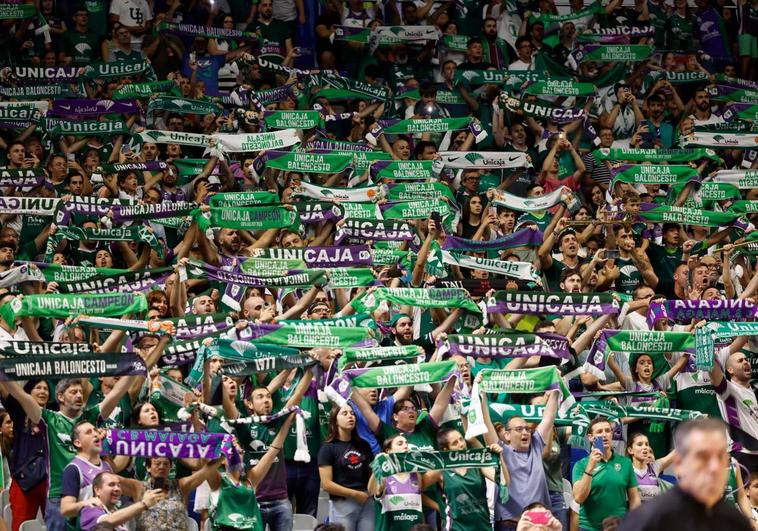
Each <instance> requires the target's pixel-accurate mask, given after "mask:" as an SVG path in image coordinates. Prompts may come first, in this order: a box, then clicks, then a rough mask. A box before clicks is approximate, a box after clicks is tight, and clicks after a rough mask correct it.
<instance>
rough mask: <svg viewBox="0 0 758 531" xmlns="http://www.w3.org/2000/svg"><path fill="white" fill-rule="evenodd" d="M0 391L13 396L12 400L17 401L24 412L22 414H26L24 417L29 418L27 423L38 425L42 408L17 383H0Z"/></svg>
mask: <svg viewBox="0 0 758 531" xmlns="http://www.w3.org/2000/svg"><path fill="white" fill-rule="evenodd" d="M0 389H4V390H6V391H7V392H8V393H10V394H11V395H12V396H13V398H15V399H16V400H18V403H19V404H21V408H22V409H23V410H24V413H26V416H27V417H29V421H30V422H31V423H32V425H36V424H37V423H39V421H40V419H41V418H42V408H41V407H40V406H39V404H37V402H36V401H35V400H34V399H33V398H32V397H31V395H30V394H29V393H27V392H26V391H24V390H23V389H22V388H21V386H20V385H18V382H13V381H8V382H0Z"/></svg>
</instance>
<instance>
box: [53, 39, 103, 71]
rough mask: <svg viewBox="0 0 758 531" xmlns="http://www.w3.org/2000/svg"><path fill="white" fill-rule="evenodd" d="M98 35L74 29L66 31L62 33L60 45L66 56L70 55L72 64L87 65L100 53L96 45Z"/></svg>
mask: <svg viewBox="0 0 758 531" xmlns="http://www.w3.org/2000/svg"><path fill="white" fill-rule="evenodd" d="M99 40H100V39H99V37H98V36H97V35H95V34H94V33H92V32H89V31H87V32H85V33H79V32H78V31H76V30H71V31H67V32H66V33H64V34H63V39H62V43H61V47H62V48H63V53H64V54H65V55H66V56H67V57H71V64H72V65H74V66H84V65H88V64H89V63H91V62H92V61H94V60H95V59H96V58H97V57H98V56H99V54H100V49H99V47H98V45H97V43H98V41H99Z"/></svg>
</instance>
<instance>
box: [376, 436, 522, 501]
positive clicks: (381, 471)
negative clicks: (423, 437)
mask: <svg viewBox="0 0 758 531" xmlns="http://www.w3.org/2000/svg"><path fill="white" fill-rule="evenodd" d="M489 467H492V468H494V469H495V470H496V471H497V474H496V475H497V477H496V478H495V480H496V481H495V483H497V485H498V487H499V497H498V498H499V500H500V502H501V503H505V502H506V501H507V500H508V488H507V486H506V485H505V483H504V482H503V476H502V474H501V471H500V457H499V456H498V454H496V453H494V452H492V451H490V450H488V449H487V448H471V449H466V450H453V451H449V452H430V451H421V450H415V451H413V452H404V453H391V454H385V453H380V454H378V455H377V456H376V457H375V458H374V460H373V461H372V462H371V471H372V472H373V473H374V477H375V478H376V479H377V481H381V480H383V479H386V478H388V477H390V476H393V475H395V474H400V473H404V472H420V473H423V472H429V471H432V470H457V469H459V468H489Z"/></svg>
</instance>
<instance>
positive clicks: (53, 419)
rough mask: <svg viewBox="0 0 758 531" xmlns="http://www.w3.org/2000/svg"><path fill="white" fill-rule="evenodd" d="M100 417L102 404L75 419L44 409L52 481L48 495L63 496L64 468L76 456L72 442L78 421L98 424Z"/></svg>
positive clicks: (43, 418) (87, 409) (85, 411)
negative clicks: (62, 477)
mask: <svg viewBox="0 0 758 531" xmlns="http://www.w3.org/2000/svg"><path fill="white" fill-rule="evenodd" d="M99 418H100V405H99V404H98V405H95V406H92V407H89V408H86V409H85V410H84V411H82V414H81V415H79V416H78V417H77V418H75V419H70V418H68V417H67V416H65V415H64V414H63V413H61V412H60V411H51V410H49V409H43V410H42V420H44V421H45V425H46V426H47V455H48V460H49V470H50V482H49V484H48V491H47V497H48V498H60V497H61V476H62V475H63V469H64V468H66V466H67V465H68V464H69V463H70V462H71V460H72V459H73V458H74V457H75V456H76V450H75V449H74V446H73V445H72V444H71V430H73V429H74V426H75V425H76V424H77V423H78V422H82V421H85V420H86V421H88V422H91V423H93V424H96V423H97V421H98V419H99Z"/></svg>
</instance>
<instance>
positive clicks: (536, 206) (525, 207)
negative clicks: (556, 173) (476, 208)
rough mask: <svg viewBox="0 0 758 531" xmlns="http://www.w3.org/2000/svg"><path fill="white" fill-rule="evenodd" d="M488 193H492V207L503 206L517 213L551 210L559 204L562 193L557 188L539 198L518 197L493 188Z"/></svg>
mask: <svg viewBox="0 0 758 531" xmlns="http://www.w3.org/2000/svg"><path fill="white" fill-rule="evenodd" d="M490 191H492V193H493V201H492V204H493V205H495V206H504V207H506V208H508V209H509V210H517V211H519V212H539V211H543V210H548V209H551V208H553V207H554V206H555V205H557V204H558V203H560V202H561V200H562V195H563V193H564V191H563V189H562V188H558V189H557V190H554V191H552V192H550V193H548V194H545V195H543V196H540V197H520V196H517V195H513V194H509V193H508V192H504V191H502V190H497V189H495V188H490Z"/></svg>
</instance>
